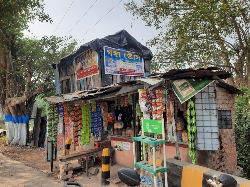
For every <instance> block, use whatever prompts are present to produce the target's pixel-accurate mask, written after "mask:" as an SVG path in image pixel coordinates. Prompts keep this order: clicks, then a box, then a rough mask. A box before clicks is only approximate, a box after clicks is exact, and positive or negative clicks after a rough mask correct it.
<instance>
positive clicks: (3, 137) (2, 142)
mask: <svg viewBox="0 0 250 187" xmlns="http://www.w3.org/2000/svg"><path fill="white" fill-rule="evenodd" d="M2 144H4V145H5V144H6V136H2V137H0V145H2Z"/></svg>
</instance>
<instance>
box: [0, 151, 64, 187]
mask: <svg viewBox="0 0 250 187" xmlns="http://www.w3.org/2000/svg"><path fill="white" fill-rule="evenodd" d="M17 186H18V187H19V186H20V187H63V182H62V181H60V180H55V179H53V178H51V177H48V176H47V174H46V173H43V172H41V171H38V170H36V169H33V168H31V167H28V166H25V165H24V164H23V163H21V162H18V161H14V160H12V159H10V158H9V157H6V156H4V155H2V154H1V153H0V187H17Z"/></svg>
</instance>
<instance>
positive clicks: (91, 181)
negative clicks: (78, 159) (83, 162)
mask: <svg viewBox="0 0 250 187" xmlns="http://www.w3.org/2000/svg"><path fill="white" fill-rule="evenodd" d="M53 165H54V169H53V172H51V171H50V162H47V161H46V150H45V149H44V148H35V147H29V146H27V147H16V146H6V145H4V144H2V143H1V142H0V173H4V175H2V174H1V183H0V187H2V185H3V187H12V186H22V187H29V186H38V187H47V186H53V187H57V186H58V187H60V186H61V187H62V186H63V183H64V182H63V181H61V180H60V179H58V174H59V162H58V161H54V164H53ZM2 170H3V171H2ZM116 171H117V169H116ZM23 176H25V177H23ZM98 177H100V175H98V176H94V175H93V176H88V177H87V176H86V174H78V175H77V174H76V175H74V180H75V181H77V182H80V183H81V184H82V185H83V186H84V187H100V186H101V184H100V182H99V181H100V179H99V178H98ZM21 178H22V180H21ZM13 179H14V180H13ZM28 180H29V181H28ZM2 181H4V182H5V183H2ZM10 182H12V183H13V184H10Z"/></svg>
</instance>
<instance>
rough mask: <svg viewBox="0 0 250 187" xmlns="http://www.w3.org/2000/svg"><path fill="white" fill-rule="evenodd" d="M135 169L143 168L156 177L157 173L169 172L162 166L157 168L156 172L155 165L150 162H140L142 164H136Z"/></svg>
mask: <svg viewBox="0 0 250 187" xmlns="http://www.w3.org/2000/svg"><path fill="white" fill-rule="evenodd" d="M134 167H135V168H142V169H145V170H147V171H148V172H150V173H153V174H154V175H155V176H156V174H157V173H159V172H167V168H164V167H162V166H156V170H154V168H153V167H154V164H153V163H150V162H148V161H140V162H136V163H134Z"/></svg>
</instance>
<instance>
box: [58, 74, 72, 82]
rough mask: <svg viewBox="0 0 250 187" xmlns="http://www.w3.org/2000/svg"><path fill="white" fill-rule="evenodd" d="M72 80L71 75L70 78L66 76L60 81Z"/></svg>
mask: <svg viewBox="0 0 250 187" xmlns="http://www.w3.org/2000/svg"><path fill="white" fill-rule="evenodd" d="M70 78H71V76H70V75H69V76H64V77H61V78H60V81H64V80H67V79H70Z"/></svg>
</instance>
